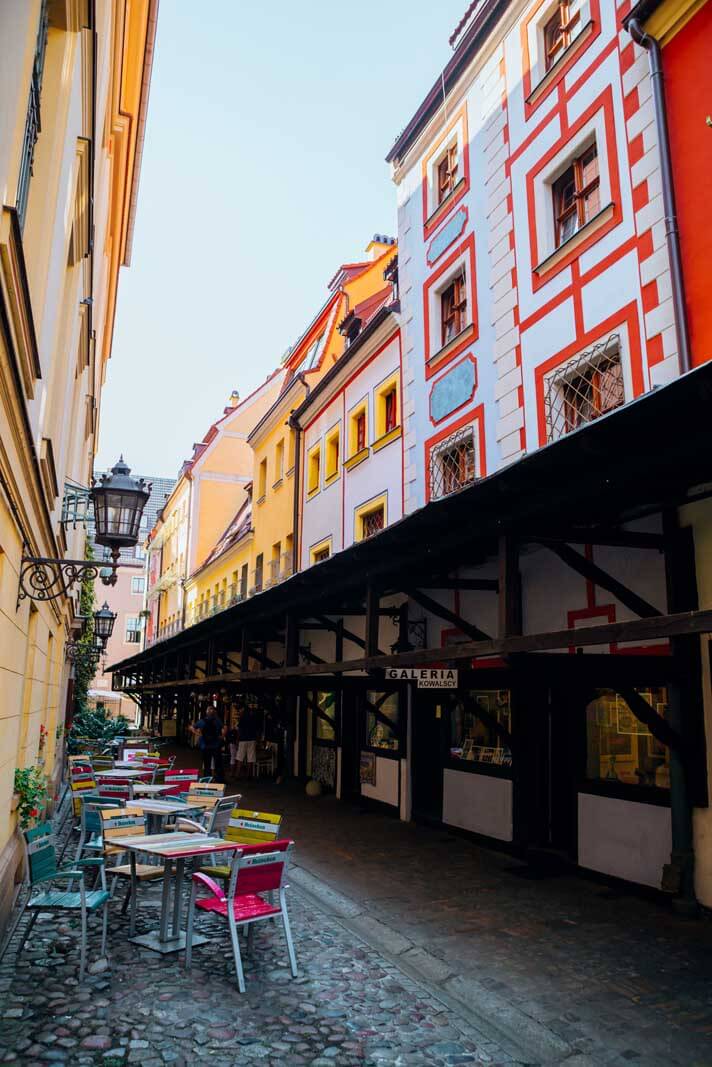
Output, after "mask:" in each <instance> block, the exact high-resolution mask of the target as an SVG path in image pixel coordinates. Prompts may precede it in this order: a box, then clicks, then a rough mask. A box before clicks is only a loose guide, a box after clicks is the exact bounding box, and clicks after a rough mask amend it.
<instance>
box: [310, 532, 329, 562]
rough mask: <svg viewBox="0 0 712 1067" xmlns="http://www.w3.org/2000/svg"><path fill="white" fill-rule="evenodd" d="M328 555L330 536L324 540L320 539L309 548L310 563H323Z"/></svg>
mask: <svg viewBox="0 0 712 1067" xmlns="http://www.w3.org/2000/svg"><path fill="white" fill-rule="evenodd" d="M330 555H331V538H330V537H329V538H327V540H326V541H320V542H319V544H318V545H314V547H313V548H312V550H311V561H312V563H323V562H324V560H325V559H328V558H329V556H330Z"/></svg>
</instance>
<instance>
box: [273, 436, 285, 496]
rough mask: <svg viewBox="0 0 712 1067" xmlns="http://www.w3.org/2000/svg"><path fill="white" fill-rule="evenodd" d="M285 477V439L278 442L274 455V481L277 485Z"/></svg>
mask: <svg viewBox="0 0 712 1067" xmlns="http://www.w3.org/2000/svg"><path fill="white" fill-rule="evenodd" d="M283 477H284V438H282V440H281V441H278V442H277V448H276V449H275V454H274V481H275V485H276V484H277V483H278V482H281V480H282V478H283Z"/></svg>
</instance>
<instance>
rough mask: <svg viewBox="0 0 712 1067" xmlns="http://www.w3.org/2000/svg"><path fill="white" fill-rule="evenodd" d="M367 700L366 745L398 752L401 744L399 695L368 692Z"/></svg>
mask: <svg viewBox="0 0 712 1067" xmlns="http://www.w3.org/2000/svg"><path fill="white" fill-rule="evenodd" d="M366 700H367V702H368V703H367V705H366V745H367V746H368V748H376V749H384V750H386V751H388V752H397V751H398V748H399V744H400V742H399V739H398V694H397V693H374V692H367V693H366ZM376 710H377V711H378V714H376Z"/></svg>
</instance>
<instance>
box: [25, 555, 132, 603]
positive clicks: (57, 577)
mask: <svg viewBox="0 0 712 1067" xmlns="http://www.w3.org/2000/svg"><path fill="white" fill-rule="evenodd" d="M116 567H117V564H116V563H109V564H105V563H99V562H97V561H95V560H84V559H45V558H43V557H37V558H32V557H30V556H23V557H22V563H21V565H20V589H19V592H18V595H17V602H18V604H19V603H20V601H21V600H25V599H27V598H29V599H30V600H56V599H57V597H60V596H67V595H68V594H69V590H70V589H71V587H72V586H73V585H76V584H77V583H80V582H83V581H84V580H85V579H88V580H89V581H94V580H95V579H96V578H98V577H99V574H100V573H101V572H105V571H108V572H109V575H108V576H106V577H104V576H103V574H102V579H101V580H102V582H103V583H104V585H115V584H116Z"/></svg>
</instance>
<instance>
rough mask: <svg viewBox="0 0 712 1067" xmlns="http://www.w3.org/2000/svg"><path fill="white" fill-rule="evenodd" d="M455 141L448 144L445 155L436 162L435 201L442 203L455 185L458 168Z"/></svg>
mask: <svg viewBox="0 0 712 1067" xmlns="http://www.w3.org/2000/svg"><path fill="white" fill-rule="evenodd" d="M459 165H460V164H459V157H458V152H457V141H456V142H455V143H454V144H451V145H449V146H448V148H447V150H446V152H445V155H444V156H443V157H442V159H441V160H440V161H439V162H438V164H437V168H436V169H437V202H438V204H442V202H443V200H445V199H446V197H448V196H449V195H450V193H451V192H452V191H453V189H454V188H455V186H456V185H457V180H458V178H457V175H458V170H459Z"/></svg>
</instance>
